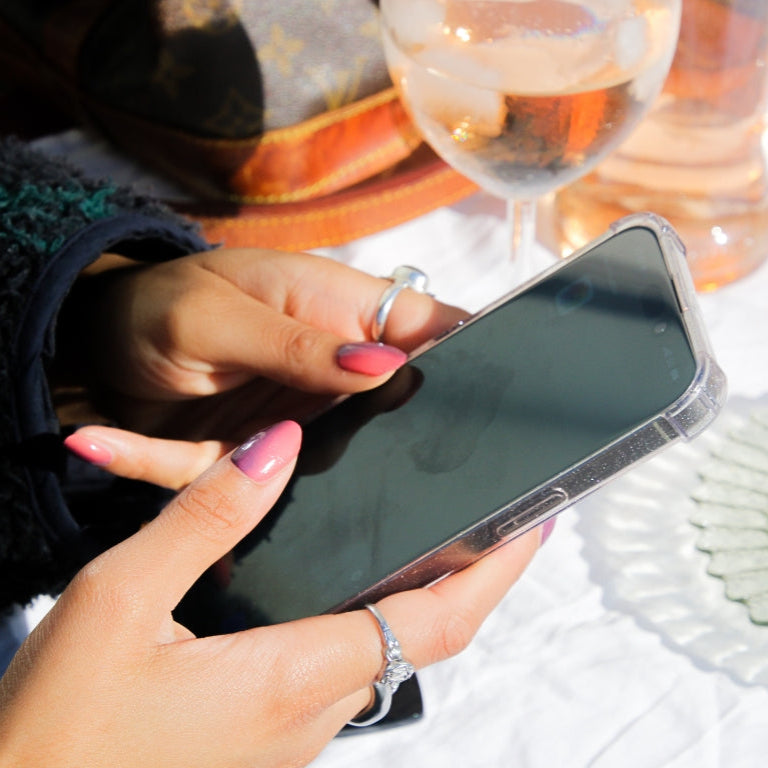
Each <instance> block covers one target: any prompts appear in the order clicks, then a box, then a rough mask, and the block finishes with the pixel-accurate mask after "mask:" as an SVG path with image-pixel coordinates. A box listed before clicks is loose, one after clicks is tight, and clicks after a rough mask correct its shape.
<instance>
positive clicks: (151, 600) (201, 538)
mask: <svg viewBox="0 0 768 768" xmlns="http://www.w3.org/2000/svg"><path fill="white" fill-rule="evenodd" d="M300 444H301V428H300V427H299V425H298V424H296V423H295V422H292V421H285V422H281V423H279V424H276V425H275V426H273V427H270V428H269V429H266V430H262V431H261V432H259V433H257V434H256V435H254V436H253V438H251V439H250V440H248V441H246V442H245V443H244V444H243V445H241V446H240V447H239V448H238V449H236V450H235V451H234V452H233V453H232V454H229V455H228V456H225V457H224V458H222V459H220V460H219V461H217V462H216V463H215V464H214V465H213V466H211V467H210V468H208V469H207V470H206V471H205V472H204V473H203V474H202V475H200V477H198V478H197V479H195V480H194V481H193V482H192V483H191V484H190V485H188V486H187V487H186V488H184V490H182V491H181V492H180V493H179V494H178V495H177V496H176V497H175V498H174V499H173V500H172V501H171V502H170V504H168V506H167V507H166V508H165V509H164V510H163V511H162V512H161V513H160V514H159V515H158V516H157V517H156V518H155V519H153V520H151V521H150V522H149V523H147V524H146V525H145V526H144V527H143V528H141V529H140V530H139V531H138V532H137V533H135V534H134V535H133V536H131V537H130V538H128V539H126V540H125V541H124V542H122V543H121V544H118V545H117V546H115V547H113V548H112V549H111V550H108V551H107V552H106V553H104V555H101V556H100V557H99V558H97V560H96V561H94V562H95V563H96V565H95V566H94V568H95V570H96V572H98V573H99V574H100V576H101V578H102V583H103V587H104V588H105V589H106V590H109V588H110V585H115V586H118V585H124V584H128V583H129V584H131V590H132V593H133V594H134V595H136V596H137V600H139V601H140V605H143V606H145V607H147V608H150V609H151V610H152V611H154V612H158V616H163V617H166V616H167V614H168V612H169V611H170V610H172V609H173V608H175V607H176V605H177V604H178V602H179V601H180V600H181V598H182V597H183V596H184V595H185V594H186V592H187V591H188V590H189V588H190V587H191V586H192V585H193V584H194V582H195V581H197V579H198V578H199V577H200V576H201V575H202V574H203V572H204V571H205V570H207V569H208V568H209V567H210V566H211V565H213V564H214V563H215V562H216V561H218V560H219V559H220V558H221V557H223V556H224V555H226V554H227V553H228V552H229V551H230V550H231V549H232V548H233V547H234V546H235V545H236V544H237V543H238V542H239V541H240V540H241V539H242V538H244V537H245V536H246V535H247V534H248V533H249V532H250V531H251V530H253V528H254V527H255V526H256V525H257V524H258V523H259V522H260V521H261V519H262V517H263V516H264V515H265V514H266V513H267V512H268V511H269V510H270V509H271V507H272V505H273V504H274V503H275V501H276V500H277V499H278V497H279V496H280V494H281V493H282V491H283V489H284V487H285V485H286V484H287V482H288V478H289V476H290V472H291V471H292V469H293V467H294V465H295V462H296V456H297V454H298V451H299V446H300Z"/></svg>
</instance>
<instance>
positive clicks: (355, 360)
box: [336, 341, 408, 376]
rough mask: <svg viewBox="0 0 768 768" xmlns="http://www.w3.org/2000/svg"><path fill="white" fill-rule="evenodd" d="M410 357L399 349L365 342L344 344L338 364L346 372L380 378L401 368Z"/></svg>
mask: <svg viewBox="0 0 768 768" xmlns="http://www.w3.org/2000/svg"><path fill="white" fill-rule="evenodd" d="M407 359H408V355H406V354H405V352H403V351H402V350H401V349H398V348H397V347H390V346H389V345H388V344H378V343H376V342H373V341H364V342H361V343H359V344H344V346H342V347H339V351H338V352H337V353H336V360H337V362H338V364H339V365H340V366H341V367H342V368H343V369H344V370H345V371H352V372H353V373H365V374H368V375H369V376H380V375H381V374H382V373H389V372H390V371H394V370H395V369H396V368H399V367H400V366H401V365H402V364H403V363H404V362H405V361H406V360H407Z"/></svg>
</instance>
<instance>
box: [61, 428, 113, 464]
mask: <svg viewBox="0 0 768 768" xmlns="http://www.w3.org/2000/svg"><path fill="white" fill-rule="evenodd" d="M64 445H65V446H66V448H67V450H69V451H71V452H72V453H74V454H75V456H77V457H78V458H80V459H83V461H87V462H88V463H89V464H95V465H96V466H97V467H103V466H105V465H107V464H109V463H110V462H111V461H112V459H114V454H113V453H112V451H111V450H110V449H109V448H108V447H107V446H105V445H104V444H103V443H99V442H96V441H95V440H92V439H91V438H89V437H88V436H87V435H82V434H80V433H79V432H73V433H72V434H71V435H70V436H69V437H68V438H66V440H64Z"/></svg>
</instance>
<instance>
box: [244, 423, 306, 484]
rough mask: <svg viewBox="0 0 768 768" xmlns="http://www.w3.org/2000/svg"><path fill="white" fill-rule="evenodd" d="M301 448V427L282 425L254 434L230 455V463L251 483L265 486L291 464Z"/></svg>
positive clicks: (288, 424) (289, 424) (292, 424)
mask: <svg viewBox="0 0 768 768" xmlns="http://www.w3.org/2000/svg"><path fill="white" fill-rule="evenodd" d="M300 446H301V427H300V426H299V425H298V424H297V423H296V422H295V421H281V422H279V423H278V424H275V425H274V426H272V427H269V429H263V430H262V431H261V432H257V433H256V434H255V435H254V436H253V437H251V438H249V439H248V440H246V441H245V442H244V443H243V444H242V445H241V446H240V447H239V448H237V449H235V452H234V453H233V454H232V462H233V463H234V465H235V466H236V467H237V468H238V469H239V470H240V471H241V472H244V473H245V474H246V475H248V477H250V478H251V479H252V480H256V481H257V482H260V483H265V482H267V480H270V479H272V477H274V476H275V475H276V474H277V473H278V472H279V471H280V470H281V469H282V468H283V467H284V466H285V465H286V464H288V463H289V462H291V461H292V460H293V459H294V458H295V457H296V455H297V454H298V452H299V448H300Z"/></svg>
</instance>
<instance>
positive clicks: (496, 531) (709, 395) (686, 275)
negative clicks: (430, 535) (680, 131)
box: [334, 213, 727, 611]
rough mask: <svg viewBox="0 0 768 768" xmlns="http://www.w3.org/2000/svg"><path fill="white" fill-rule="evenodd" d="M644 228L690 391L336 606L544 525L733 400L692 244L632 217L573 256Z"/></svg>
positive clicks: (647, 219)
mask: <svg viewBox="0 0 768 768" xmlns="http://www.w3.org/2000/svg"><path fill="white" fill-rule="evenodd" d="M638 227H642V228H645V229H648V230H651V231H652V232H653V233H654V234H655V236H656V238H657V240H658V242H659V245H660V246H661V251H662V253H663V257H664V260H665V262H666V267H667V270H668V273H669V278H670V280H671V283H672V285H673V286H674V291H675V294H676V298H677V302H678V305H679V310H680V315H681V317H682V321H683V326H684V328H685V331H686V333H687V335H688V339H689V343H690V346H691V348H692V351H693V355H694V358H695V361H696V373H695V376H694V378H693V380H692V382H691V383H690V386H689V387H688V388H687V390H686V391H685V392H684V394H683V395H682V396H681V397H679V398H678V399H677V400H676V401H675V402H673V403H671V404H670V405H669V406H668V407H667V408H666V409H665V410H663V411H662V412H660V413H658V414H656V415H655V416H653V417H652V418H650V419H649V420H648V421H647V422H645V423H643V424H641V425H640V426H638V427H637V428H636V429H634V430H633V431H631V432H629V433H627V434H625V435H624V436H622V437H621V438H619V439H617V440H615V441H614V442H612V443H611V444H609V445H607V446H606V447H604V448H603V449H602V450H599V451H598V452H596V453H594V454H592V455H590V456H589V457H588V458H586V459H585V460H583V461H581V462H580V463H578V464H577V465H576V466H573V467H571V468H569V469H568V470H566V471H564V472H562V474H559V475H557V476H556V477H553V478H551V479H550V480H548V481H547V482H545V483H544V484H542V485H540V486H538V487H536V488H534V489H533V490H531V491H530V492H529V493H527V494H526V495H525V496H523V497H522V498H519V499H517V500H516V501H514V502H512V503H510V504H509V505H508V506H506V507H504V508H503V509H501V510H497V511H495V512H493V513H492V514H490V515H488V516H487V517H485V518H484V519H481V520H480V521H478V522H477V523H476V524H473V525H472V526H471V527H470V528H468V529H466V530H464V531H462V532H461V533H459V534H458V535H456V536H455V537H453V538H452V539H451V540H450V541H448V542H446V543H444V544H443V545H442V546H440V547H437V548H435V549H434V550H432V551H430V552H428V553H426V554H424V555H423V557H421V558H419V559H418V560H416V561H414V562H411V563H410V564H409V565H407V566H405V567H404V568H402V569H401V570H399V571H398V572H396V573H393V574H391V575H390V576H389V577H388V578H386V579H384V580H382V581H380V582H379V583H377V584H375V585H373V586H372V587H371V588H369V589H366V590H365V591H364V592H361V593H360V594H358V595H355V596H354V597H352V598H350V599H349V600H347V601H345V602H344V603H342V604H340V605H338V606H336V607H335V608H334V611H341V610H347V609H350V608H354V607H358V606H360V605H362V604H364V603H366V602H371V601H375V600H378V599H381V598H382V597H384V596H386V595H387V594H391V593H393V592H395V591H402V590H404V589H409V588H414V587H418V586H424V585H426V584H429V583H432V582H433V581H435V580H437V579H439V578H441V577H443V576H445V575H447V574H448V573H451V572H454V571H456V570H459V569H460V568H462V567H465V566H467V565H469V564H470V563H472V562H474V561H476V560H477V559H479V558H480V557H481V556H483V555H484V554H486V553H488V552H490V551H492V550H493V549H495V548H497V547H498V546H500V545H501V544H503V543H504V542H506V541H508V540H510V539H512V538H514V537H516V536H519V535H521V534H522V533H524V532H525V531H527V530H530V529H531V528H533V527H535V526H537V525H539V524H541V523H542V522H543V521H544V520H546V519H547V518H549V517H552V516H553V515H556V514H557V513H559V512H561V511H562V510H563V509H565V508H566V507H569V506H570V505H572V504H573V503H574V502H576V501H578V500H579V499H582V498H583V497H585V496H586V495H587V494H589V493H592V492H593V491H595V490H597V489H599V488H600V487H601V486H603V485H604V484H605V483H607V482H608V481H609V480H611V479H612V478H614V477H616V476H618V475H620V474H622V473H624V472H625V471H627V470H629V469H630V468H632V467H633V466H635V465H636V464H638V463H639V462H641V461H644V460H646V459H648V458H650V457H652V456H654V455H655V454H656V453H658V452H659V451H661V450H663V449H664V448H666V447H668V446H670V445H671V444H673V443H675V442H676V441H678V440H691V439H692V438H694V437H696V436H697V435H698V434H699V433H700V432H702V431H703V430H704V429H706V427H707V426H708V425H709V424H711V423H712V421H713V420H714V419H715V417H716V416H717V414H718V413H719V412H720V410H721V408H722V406H723V404H724V401H725V398H726V389H727V388H726V377H725V375H724V374H723V372H722V370H721V369H720V367H719V366H718V364H717V363H716V362H715V360H714V357H713V355H712V351H711V348H710V344H709V341H708V338H707V335H706V332H705V327H704V324H703V320H702V316H701V312H700V309H699V307H698V303H697V298H696V291H695V288H694V285H693V281H692V279H691V276H690V272H689V270H688V267H687V265H686V261H685V248H684V246H683V244H682V242H681V241H680V238H679V237H678V235H677V233H676V232H675V231H674V229H673V228H672V226H671V225H670V224H669V223H668V222H667V221H665V220H664V219H662V218H660V217H658V216H656V215H654V214H649V213H645V214H635V215H632V216H628V217H626V218H624V219H621V220H619V221H617V222H616V223H614V224H613V226H612V227H611V228H610V229H609V230H608V231H607V232H606V233H605V234H604V235H603V236H602V237H600V238H598V239H597V240H595V241H593V242H591V243H589V244H588V245H587V246H585V247H584V248H582V249H580V250H579V251H578V252H576V253H575V254H573V255H572V256H571V257H570V258H569V260H572V259H574V258H577V257H578V256H579V255H580V254H582V253H585V252H586V251H589V250H592V249H594V248H595V247H596V246H597V245H599V244H600V243H602V242H603V241H606V240H608V239H609V238H611V237H613V236H614V235H616V234H618V233H620V232H622V231H624V230H629V229H632V228H638ZM564 263H567V262H564ZM561 267H562V263H561V264H556V265H554V266H553V267H552V268H551V269H549V270H547V271H546V272H545V273H544V274H542V275H539V276H537V277H536V278H535V279H533V280H531V281H529V282H528V283H526V284H524V285H522V286H520V287H519V288H518V289H516V290H515V291H514V292H513V293H511V294H509V295H507V296H504V297H503V298H501V299H500V300H499V301H497V302H494V303H493V304H492V305H490V306H489V307H487V308H485V309H483V310H482V311H481V312H479V313H478V314H477V315H475V316H473V317H472V318H471V319H470V320H469V321H468V322H477V321H478V320H479V319H481V318H482V317H483V316H484V315H485V314H487V313H489V312H492V311H493V310H494V309H495V308H496V307H498V306H500V305H502V304H504V303H505V302H507V301H509V300H510V298H512V297H514V296H516V295H517V294H519V293H522V292H524V291H526V290H528V289H529V288H530V287H531V285H533V284H535V283H537V282H540V281H541V280H543V279H546V278H547V277H548V276H549V275H551V274H553V273H554V272H556V271H557V270H558V269H560V268H561ZM460 332H461V328H456V329H453V330H452V331H451V332H449V334H445V335H444V336H443V337H440V338H441V339H442V338H447V336H449V335H450V334H451V333H460ZM435 343H436V342H435V341H433V342H430V343H429V344H427V345H425V347H422V348H421V349H419V350H417V351H416V352H415V353H414V356H418V354H420V353H421V352H422V351H423V350H424V349H426V348H429V347H430V346H432V345H434V344H435Z"/></svg>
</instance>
